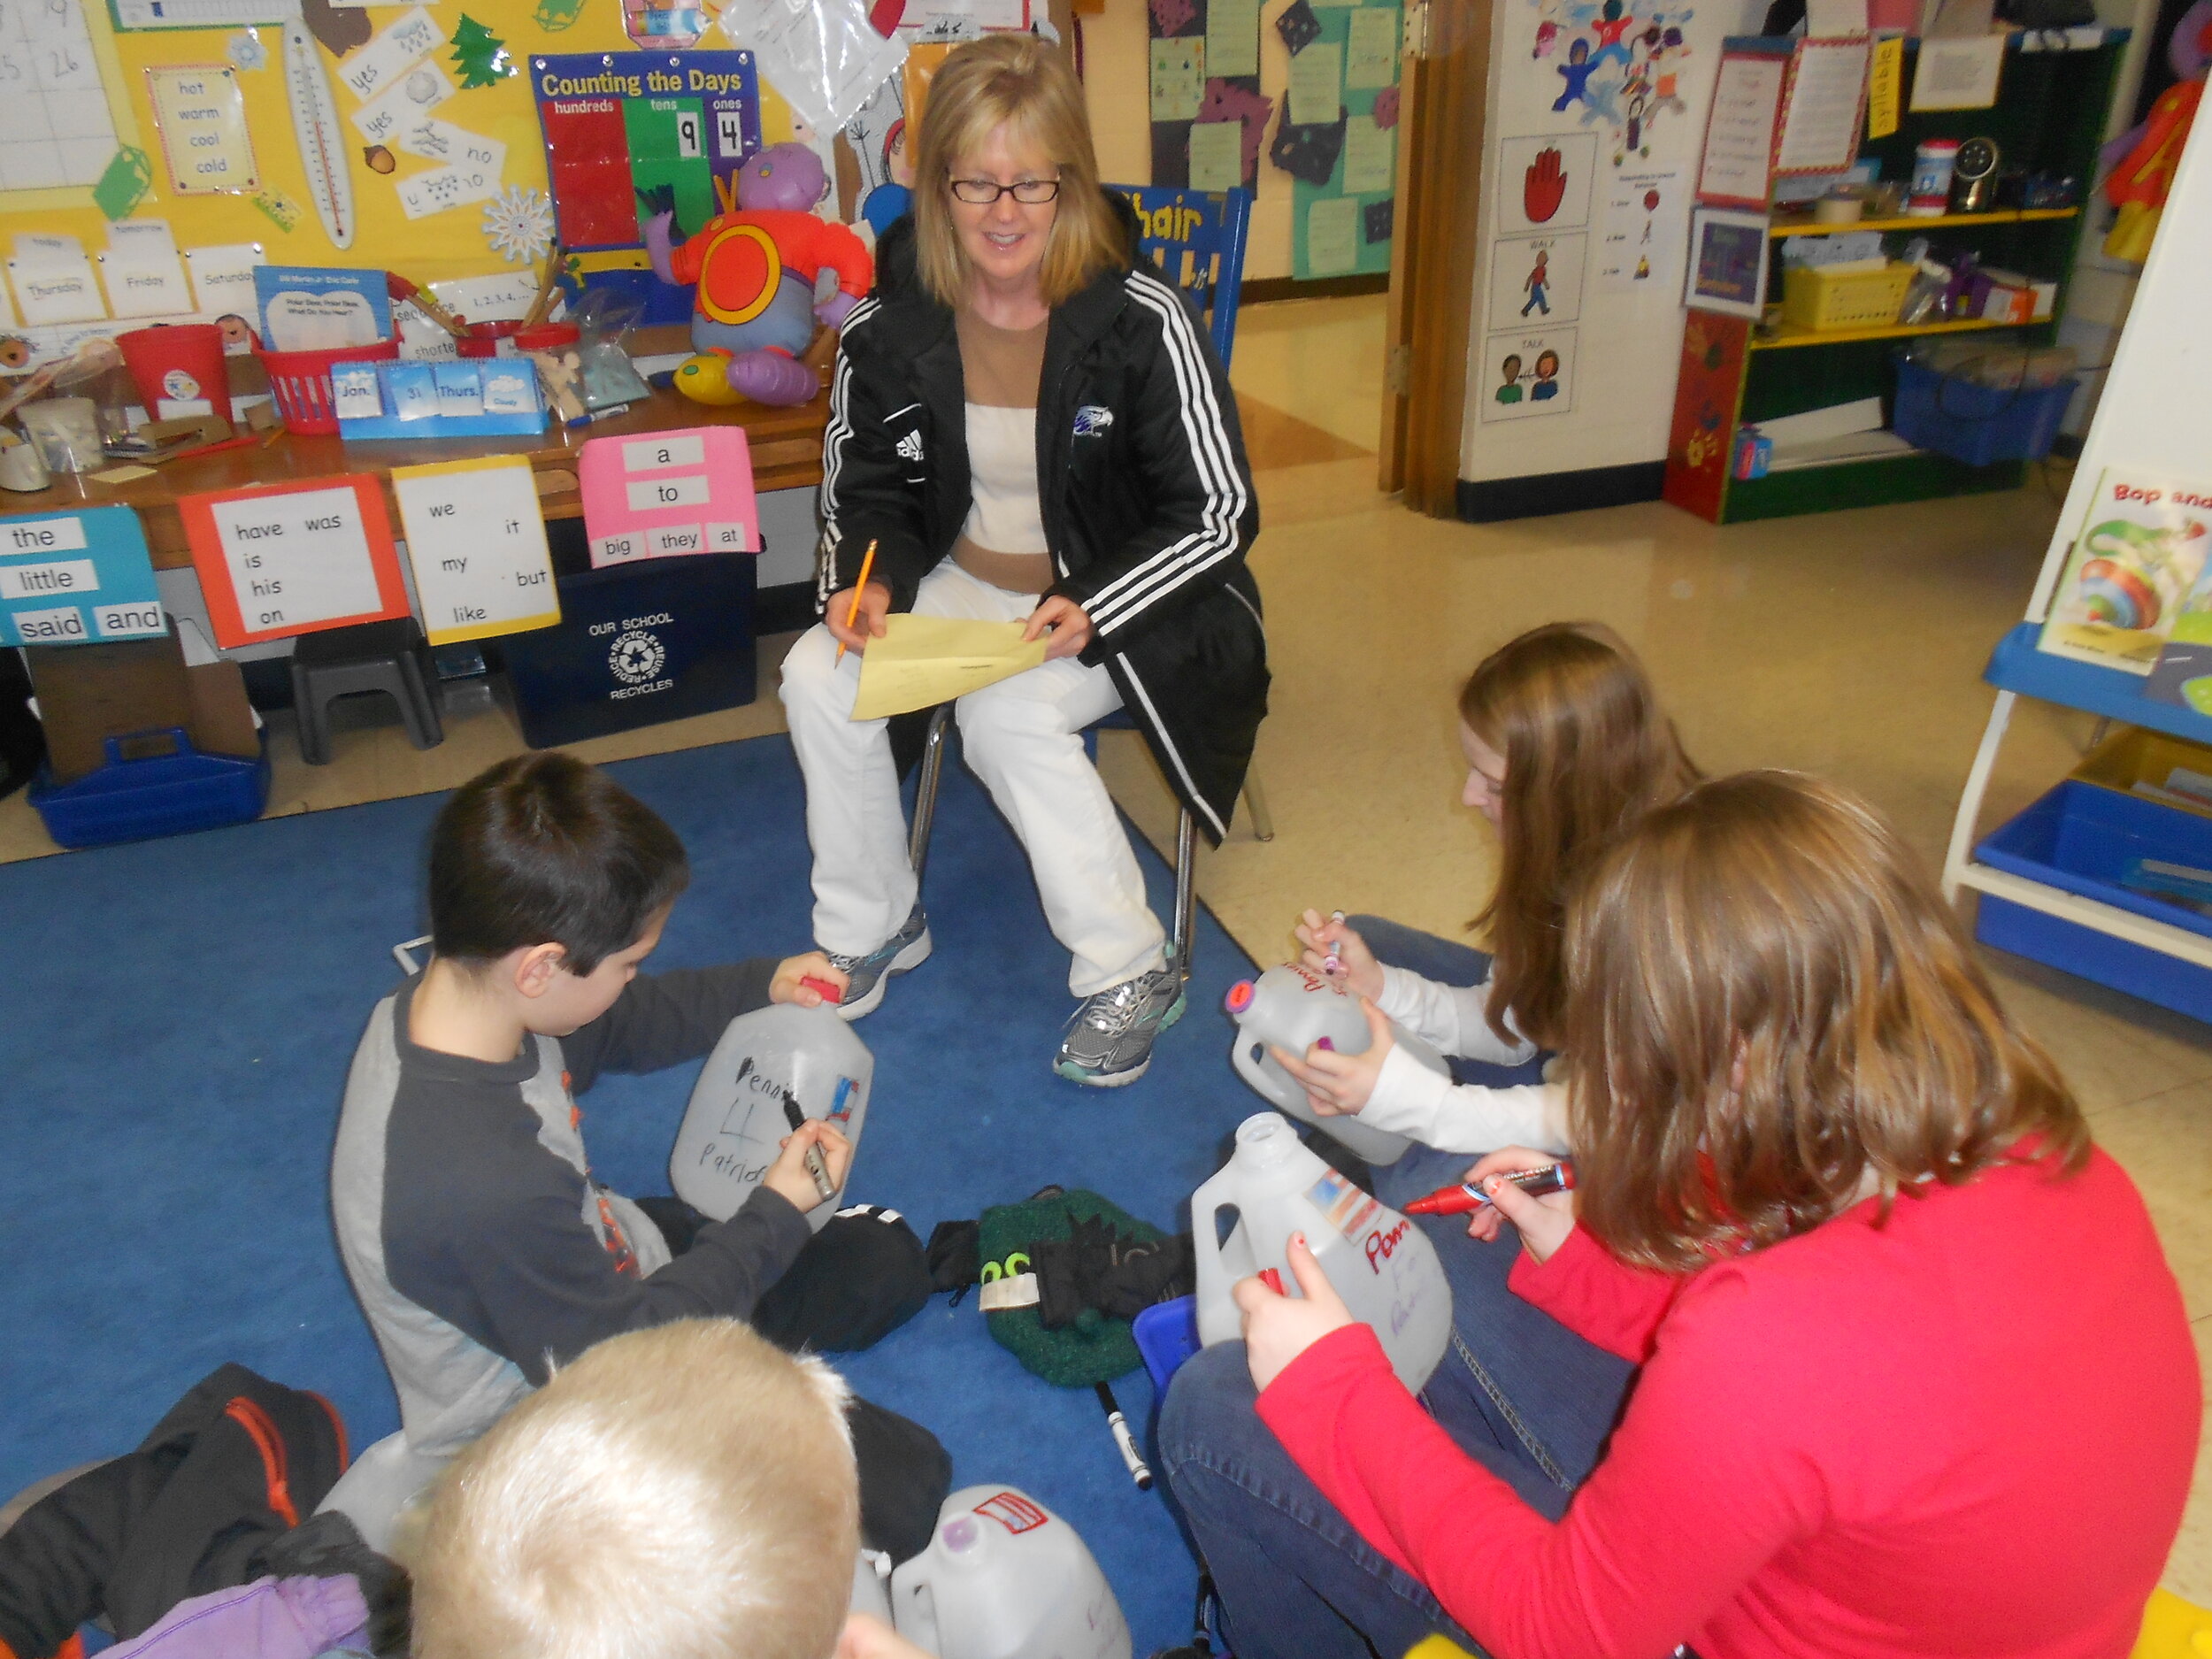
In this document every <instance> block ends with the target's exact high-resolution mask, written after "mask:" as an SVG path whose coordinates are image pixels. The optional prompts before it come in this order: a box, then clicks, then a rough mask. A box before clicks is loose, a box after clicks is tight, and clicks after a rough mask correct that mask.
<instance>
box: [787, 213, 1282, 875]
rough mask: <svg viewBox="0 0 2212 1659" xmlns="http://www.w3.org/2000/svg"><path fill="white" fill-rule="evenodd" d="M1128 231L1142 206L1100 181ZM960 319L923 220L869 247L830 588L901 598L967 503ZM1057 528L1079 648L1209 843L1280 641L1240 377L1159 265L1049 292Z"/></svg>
mask: <svg viewBox="0 0 2212 1659" xmlns="http://www.w3.org/2000/svg"><path fill="white" fill-rule="evenodd" d="M1108 199H1109V200H1110V201H1111V202H1112V203H1113V204H1115V206H1116V208H1117V210H1118V212H1119V214H1120V216H1121V218H1122V220H1123V222H1124V224H1125V226H1126V227H1127V228H1128V231H1129V237H1130V245H1131V246H1132V247H1134V246H1135V244H1136V237H1135V225H1134V221H1133V215H1132V214H1131V213H1130V211H1129V208H1128V204H1126V203H1125V201H1123V200H1122V198H1121V197H1119V196H1114V195H1112V193H1110V192H1109V193H1108ZM964 403H965V400H964V376H963V374H962V372H961V366H960V343H959V340H958V338H957V336H956V334H955V332H954V328H953V314H952V312H951V311H950V310H949V308H947V307H946V306H943V305H941V304H939V303H937V301H936V300H934V299H933V298H932V297H931V296H930V295H929V293H928V291H927V290H926V288H923V286H922V284H921V281H920V279H919V278H918V276H917V275H916V273H915V266H914V247H913V224H912V221H911V220H910V219H907V220H901V221H900V222H899V223H898V224H896V225H895V226H893V227H891V229H890V230H889V231H887V232H886V233H885V235H884V238H883V241H882V242H881V243H880V244H879V247H878V249H877V289H876V292H875V294H874V295H873V296H872V297H871V298H869V299H868V300H866V301H865V302H864V303H862V304H861V305H860V307H859V308H858V309H857V310H856V311H854V312H853V314H852V315H851V316H850V317H849V318H848V319H846V322H845V328H844V339H843V342H842V345H841V349H840V350H839V352H838V357H837V370H836V378H835V379H834V380H833V382H832V383H831V389H830V421H829V429H828V431H827V433H826V434H825V435H824V439H823V453H822V518H823V520H824V524H825V526H826V528H825V532H824V537H823V556H822V560H821V566H820V572H819V584H818V585H819V589H820V591H819V595H818V598H819V601H820V602H823V603H826V601H827V600H828V597H829V595H831V594H832V593H834V592H838V591H840V590H842V589H844V588H849V587H851V585H852V584H853V582H854V581H855V580H856V579H857V577H858V576H859V574H860V562H861V559H862V557H863V556H864V554H865V552H866V549H867V547H868V543H869V542H870V541H875V542H876V543H877V544H878V545H877V550H876V562H875V566H874V570H873V572H872V579H873V580H879V581H881V582H882V583H883V584H884V585H885V586H886V587H887V588H889V589H890V592H891V608H892V610H894V611H905V610H908V609H910V607H911V606H912V604H913V603H914V593H915V589H916V588H918V587H919V586H920V584H921V580H922V578H923V577H924V576H926V574H928V573H929V572H930V571H931V570H932V569H933V568H934V567H935V566H936V565H937V563H938V561H940V560H941V559H942V558H943V557H945V556H946V555H947V554H948V553H949V552H950V551H951V550H952V545H953V542H954V541H955V540H956V538H957V537H958V535H959V533H960V527H961V526H962V525H963V524H964V523H965V522H966V520H967V516H968V508H969V504H970V482H969V472H968V444H967V417H966V411H965V407H964ZM1037 479H1038V484H1039V488H1040V491H1041V495H1042V500H1041V507H1042V510H1043V518H1044V528H1045V537H1046V540H1047V541H1048V542H1049V544H1050V546H1051V549H1052V557H1053V564H1054V566H1055V568H1056V571H1057V572H1058V577H1059V579H1058V580H1057V581H1056V582H1055V583H1054V585H1053V588H1052V591H1053V592H1054V593H1056V594H1064V595H1067V596H1068V597H1069V598H1071V599H1073V600H1074V601H1075V602H1076V603H1079V604H1080V605H1081V606H1082V607H1083V608H1084V610H1085V611H1087V612H1088V613H1089V615H1090V618H1091V626H1092V627H1093V629H1094V637H1093V639H1092V641H1091V643H1090V645H1089V646H1088V647H1087V649H1085V650H1084V653H1083V657H1082V660H1083V661H1084V662H1086V663H1089V664H1100V663H1103V664H1105V665H1106V667H1107V669H1108V670H1109V672H1111V673H1112V675H1113V677H1114V681H1115V684H1116V685H1117V686H1118V687H1120V690H1121V698H1122V703H1123V705H1124V706H1125V708H1126V709H1127V710H1128V711H1129V713H1130V715H1131V717H1132V718H1133V719H1134V720H1135V722H1136V724H1137V726H1138V728H1139V729H1140V730H1141V731H1142V732H1143V733H1144V734H1145V738H1146V741H1148V742H1149V743H1150V744H1151V746H1152V752H1153V754H1154V755H1155V756H1156V757H1157V758H1158V760H1159V763H1160V766H1161V769H1162V770H1163V771H1164V772H1165V773H1166V774H1167V777H1168V780H1169V781H1170V782H1171V784H1172V785H1173V786H1174V788H1175V792H1176V794H1177V795H1179V797H1180V798H1181V799H1182V801H1183V803H1184V804H1185V805H1186V806H1187V807H1189V808H1190V809H1191V810H1192V812H1193V814H1194V816H1195V818H1196V819H1197V821H1198V823H1199V825H1200V826H1202V828H1203V829H1204V830H1205V832H1206V833H1207V835H1208V837H1209V838H1210V839H1211V840H1212V841H1216V842H1218V841H1220V840H1221V838H1222V836H1223V835H1224V834H1225V833H1226V831H1227V828H1228V823H1229V818H1230V814H1231V812H1232V811H1233V810H1234V808H1235V805H1236V798H1237V793H1238V791H1239V790H1240V789H1241V788H1242V787H1243V785H1244V772H1245V768H1246V767H1247V766H1248V765H1249V764H1250V763H1251V759H1252V741H1253V738H1254V736H1255V735H1256V733H1258V731H1259V725H1260V720H1261V718H1263V716H1264V715H1265V714H1266V712H1267V682H1268V673H1267V645H1266V641H1265V638H1264V637H1263V634H1262V632H1261V626H1260V606H1259V589H1258V588H1257V587H1256V586H1255V584H1254V583H1253V580H1252V576H1251V572H1249V571H1248V570H1247V569H1246V568H1245V565H1244V556H1245V551H1246V549H1248V548H1249V547H1250V546H1251V544H1252V539H1253V537H1254V536H1256V535H1257V534H1259V525H1260V518H1259V507H1258V504H1257V503H1256V501H1255V500H1254V498H1253V491H1252V474H1251V469H1250V468H1249V467H1248V466H1247V465H1245V459H1244V438H1243V434H1242V433H1241V432H1240V429H1239V427H1238V424H1237V410H1236V402H1235V400H1234V398H1233V397H1232V396H1231V395H1230V391H1229V378H1228V376H1227V375H1226V374H1225V373H1223V372H1222V368H1221V365H1220V364H1219V363H1218V362H1217V361H1216V360H1215V357H1214V352H1213V346H1212V343H1211V342H1210V341H1209V340H1208V339H1207V337H1206V334H1205V332H1204V330H1202V328H1200V327H1199V326H1198V325H1197V324H1196V322H1195V321H1194V319H1193V318H1192V316H1191V312H1190V310H1189V308H1188V307H1187V305H1186V304H1185V303H1184V302H1183V299H1182V297H1181V296H1180V295H1179V294H1178V292H1177V291H1176V290H1175V289H1174V288H1172V287H1171V286H1170V285H1169V284H1168V283H1167V282H1166V281H1165V280H1163V279H1162V278H1161V277H1160V276H1159V274H1158V273H1156V271H1155V270H1154V269H1153V268H1152V266H1151V265H1149V264H1138V265H1133V266H1132V267H1130V268H1128V269H1126V270H1122V271H1112V272H1109V273H1106V274H1105V275H1103V276H1102V277H1100V278H1099V279H1098V280H1096V281H1094V282H1093V283H1092V284H1091V285H1090V286H1089V287H1088V288H1085V289H1084V290H1083V291H1082V292H1081V293H1079V294H1078V295H1077V296H1075V297H1074V298H1072V299H1071V300H1069V301H1068V302H1067V303H1064V304H1063V305H1060V306H1058V307H1056V309H1055V310H1054V311H1053V313H1052V323H1051V326H1050V329H1049V331H1048V334H1046V337H1045V361H1044V379H1043V383H1042V386H1041V388H1040V390H1039V393H1038V397H1037Z"/></svg>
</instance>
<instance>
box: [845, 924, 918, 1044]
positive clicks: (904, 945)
mask: <svg viewBox="0 0 2212 1659" xmlns="http://www.w3.org/2000/svg"><path fill="white" fill-rule="evenodd" d="M827 954H828V956H829V959H830V960H831V961H832V962H833V963H835V964H837V965H838V966H839V967H841V968H842V969H843V970H844V971H845V1000H844V1001H843V1002H840V1003H838V1005H837V1011H838V1012H839V1013H840V1014H841V1015H842V1016H844V1018H847V1019H858V1018H860V1017H861V1016H862V1015H863V1014H872V1013H874V1012H875V1011H876V1004H877V1003H879V1002H881V1001H883V982H884V981H885V980H886V979H889V978H890V977H891V976H892V975H893V974H895V973H904V972H906V971H907V970H908V969H909V968H918V967H919V966H920V965H921V964H923V963H925V962H927V961H928V960H929V918H928V917H926V916H925V915H923V914H922V907H921V906H920V905H919V904H917V905H916V906H915V907H914V908H913V909H912V910H909V911H908V912H907V915H906V920H905V921H904V922H903V923H902V924H901V925H900V927H899V931H898V932H897V933H894V934H892V935H891V937H890V938H888V939H887V940H885V941H883V942H882V943H881V944H879V945H878V946H877V947H876V948H875V949H873V950H872V951H870V952H869V953H868V954H867V955H866V956H841V955H839V954H838V953H837V952H836V951H834V950H833V951H830V952H828V953H827Z"/></svg>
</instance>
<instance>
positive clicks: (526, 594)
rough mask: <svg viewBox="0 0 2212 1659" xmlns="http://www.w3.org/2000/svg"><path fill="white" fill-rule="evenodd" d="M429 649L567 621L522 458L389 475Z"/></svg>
mask: <svg viewBox="0 0 2212 1659" xmlns="http://www.w3.org/2000/svg"><path fill="white" fill-rule="evenodd" d="M392 493H393V495H396V496H397V497H398V498H399V516H400V522H401V524H402V526H403V528H404V529H405V531H406V533H407V562H408V564H409V565H410V566H411V567H412V569H413V571H414V572H415V595H416V597H417V599H419V601H420V602H421V605H422V617H423V631H424V632H425V633H426V634H428V635H429V636H430V642H431V643H432V644H433V645H450V644H453V643H455V642H457V641H462V640H487V639H491V638H493V637H495V635H498V634H521V633H525V632H526V631H528V630H529V629H532V628H546V627H551V626H553V625H554V624H555V623H557V622H558V621H559V620H560V619H561V602H560V598H559V595H558V593H557V589H556V588H555V587H554V583H553V561H552V557H551V555H550V553H549V551H548V549H547V548H546V544H545V519H544V518H543V516H542V515H541V513H540V511H539V510H538V487H537V480H536V475H535V474H534V473H533V472H531V471H530V464H529V462H527V461H526V460H524V459H522V458H521V457H519V456H488V457H484V458H482V459H480V460H474V461H444V462H439V463H436V464H434V465H427V466H396V467H394V468H393V469H392Z"/></svg>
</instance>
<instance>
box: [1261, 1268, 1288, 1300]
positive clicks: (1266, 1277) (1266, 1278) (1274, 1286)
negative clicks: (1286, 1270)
mask: <svg viewBox="0 0 2212 1659" xmlns="http://www.w3.org/2000/svg"><path fill="white" fill-rule="evenodd" d="M1259 1280H1260V1283H1261V1284H1263V1285H1264V1286H1267V1287H1268V1288H1269V1289H1270V1290H1271V1291H1273V1292H1274V1293H1275V1294H1277V1295H1278V1296H1280V1295H1282V1294H1285V1293H1284V1290H1283V1274H1282V1270H1281V1269H1280V1268H1274V1267H1263V1268H1262V1269H1260V1271H1259Z"/></svg>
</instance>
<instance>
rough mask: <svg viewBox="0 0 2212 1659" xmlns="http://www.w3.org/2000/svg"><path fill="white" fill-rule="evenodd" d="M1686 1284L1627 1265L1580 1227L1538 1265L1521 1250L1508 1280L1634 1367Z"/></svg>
mask: <svg viewBox="0 0 2212 1659" xmlns="http://www.w3.org/2000/svg"><path fill="white" fill-rule="evenodd" d="M1687 1282H1688V1280H1687V1279H1685V1278H1680V1277H1677V1276H1676V1275H1674V1274H1671V1273H1655V1272H1652V1271H1649V1270H1648V1269H1646V1268H1640V1267H1630V1266H1628V1265H1626V1264H1625V1263H1623V1262H1621V1261H1619V1260H1617V1259H1616V1258H1615V1257H1614V1256H1612V1255H1610V1254H1609V1252H1608V1251H1607V1250H1606V1248H1605V1247H1604V1246H1603V1245H1601V1244H1600V1243H1599V1242H1598V1241H1597V1240H1594V1239H1593V1238H1592V1237H1591V1236H1590V1234H1589V1232H1588V1230H1587V1229H1586V1228H1583V1227H1577V1228H1576V1229H1575V1230H1574V1231H1573V1232H1572V1233H1569V1234H1568V1235H1567V1241H1566V1242H1565V1243H1564V1244H1563V1245H1561V1246H1560V1247H1559V1248H1558V1249H1556V1250H1555V1251H1553V1252H1552V1257H1551V1260H1550V1261H1548V1262H1546V1263H1543V1264H1542V1265H1538V1263H1537V1262H1536V1259H1535V1258H1534V1257H1533V1256H1530V1255H1529V1253H1528V1252H1527V1251H1526V1250H1524V1251H1522V1252H1521V1255H1520V1259H1519V1260H1517V1261H1516V1262H1515V1263H1513V1274H1512V1277H1511V1278H1510V1279H1509V1280H1508V1281H1507V1283H1508V1284H1509V1285H1510V1286H1511V1287H1512V1290H1513V1294H1515V1295H1517V1296H1518V1297H1520V1299H1521V1300H1522V1301H1524V1302H1528V1303H1529V1304H1530V1305H1531V1306H1532V1307H1537V1308H1541V1309H1542V1310H1544V1311H1545V1312H1546V1313H1548V1314H1549V1315H1551V1317H1553V1318H1555V1319H1556V1320H1558V1321H1559V1323H1560V1324H1562V1325H1565V1326H1566V1327H1567V1329H1569V1330H1570V1331H1572V1332H1573V1333H1575V1334H1576V1335H1577V1336H1578V1337H1580V1338H1581V1339H1582V1340H1584V1341H1586V1342H1594V1343H1595V1344H1596V1345H1597V1346H1598V1347H1600V1348H1603V1349H1604V1350H1605V1351H1606V1352H1607V1353H1609V1354H1617V1355H1619V1356H1620V1357H1621V1358H1623V1359H1624V1360H1628V1361H1630V1362H1631V1363H1634V1364H1638V1365H1640V1364H1642V1363H1644V1362H1645V1361H1646V1360H1647V1359H1649V1358H1650V1357H1651V1342H1652V1338H1653V1336H1654V1335H1655V1334H1656V1333H1657V1332H1658V1329H1659V1324H1660V1321H1662V1320H1663V1319H1664V1318H1665V1317H1667V1310H1669V1309H1670V1308H1671V1307H1673V1306H1674V1299H1675V1297H1676V1296H1677V1295H1678V1294H1680V1292H1681V1289H1682V1286H1684V1285H1685V1284H1686V1283H1687Z"/></svg>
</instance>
